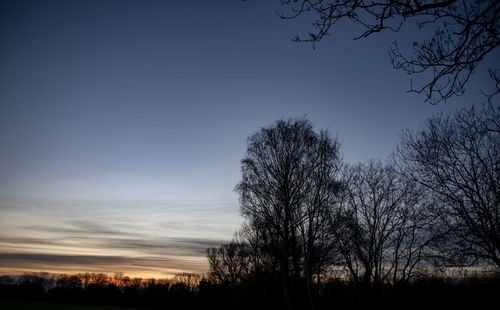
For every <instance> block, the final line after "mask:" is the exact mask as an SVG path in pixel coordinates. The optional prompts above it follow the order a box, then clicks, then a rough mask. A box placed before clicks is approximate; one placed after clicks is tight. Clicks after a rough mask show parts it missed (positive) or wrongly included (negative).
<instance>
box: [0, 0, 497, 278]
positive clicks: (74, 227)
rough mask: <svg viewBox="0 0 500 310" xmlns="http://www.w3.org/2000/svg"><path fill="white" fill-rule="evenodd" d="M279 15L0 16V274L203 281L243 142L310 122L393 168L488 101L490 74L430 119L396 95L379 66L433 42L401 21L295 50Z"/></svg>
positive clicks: (350, 156) (195, 11)
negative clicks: (415, 44)
mask: <svg viewBox="0 0 500 310" xmlns="http://www.w3.org/2000/svg"><path fill="white" fill-rule="evenodd" d="M282 9H283V8H282V7H281V6H280V4H279V1H257V0H255V1H247V2H242V1H238V0H223V1H2V3H1V4H0V68H1V69H0V149H1V150H2V151H1V152H0V272H2V270H4V271H5V272H19V271H21V270H46V271H57V270H61V268H62V267H61V264H60V263H61V262H63V261H65V262H71V264H69V263H68V264H67V265H66V266H65V267H64V268H63V269H64V270H63V271H66V272H75V271H104V272H115V271H125V272H128V273H132V274H137V275H144V276H154V275H156V276H163V275H168V274H173V273H176V272H180V271H193V272H206V268H207V264H206V260H205V258H204V249H205V248H206V247H207V246H210V245H216V244H219V243H220V242H222V241H224V240H229V239H230V238H231V236H232V234H233V232H234V231H235V230H236V229H238V227H239V225H240V223H241V218H240V217H239V211H238V210H239V207H238V197H237V195H236V194H235V193H234V192H233V189H234V186H235V185H236V183H237V182H238V181H239V178H240V164H239V161H240V160H241V159H242V158H243V156H244V153H245V148H246V139H247V137H248V136H249V135H251V134H252V133H254V132H255V131H257V130H258V129H259V128H261V127H263V126H268V125H270V124H272V122H273V121H275V120H277V119H282V118H289V117H304V116H305V117H307V118H308V119H309V120H310V121H311V122H312V123H313V124H314V126H315V128H316V129H320V128H326V129H328V130H329V131H330V133H331V134H332V135H333V136H337V137H338V138H339V140H340V141H341V143H342V152H343V156H344V159H345V161H346V162H348V163H355V162H358V161H364V160H367V159H369V158H385V157H386V156H388V155H389V154H390V152H391V151H392V149H393V147H394V146H395V144H396V143H397V142H398V136H399V134H400V133H401V130H403V129H405V128H418V127H419V126H422V125H423V124H424V121H425V119H426V118H428V117H429V116H431V115H433V114H437V113H440V112H442V111H450V110H453V109H455V108H457V107H460V106H469V105H470V104H471V103H479V102H482V101H484V99H483V97H482V96H481V95H480V89H485V90H488V89H489V87H490V84H489V81H488V79H487V75H486V74H485V72H484V70H485V68H487V67H488V65H491V64H492V63H493V64H496V65H498V60H497V59H500V57H498V56H499V55H498V52H497V53H496V54H495V55H490V56H489V57H488V58H487V59H485V61H484V64H482V66H481V67H480V68H479V69H478V72H477V74H475V75H474V76H473V78H472V80H471V83H470V84H469V87H468V92H467V93H466V95H465V96H463V97H460V98H455V99H454V100H452V101H451V102H450V103H449V104H447V105H437V106H432V105H429V104H426V103H424V99H425V98H424V97H423V96H419V95H415V94H408V93H406V90H407V89H408V88H409V85H410V84H409V77H408V75H406V74H404V73H402V72H398V71H395V70H393V69H392V66H391V64H390V59H389V55H388V49H389V47H390V44H391V43H392V42H393V41H394V40H399V41H400V45H401V46H406V47H408V46H411V42H412V41H413V40H415V39H421V38H425V37H426V35H428V34H429V33H428V32H417V31H416V30H415V29H416V28H415V25H414V23H410V24H409V25H407V26H406V27H404V28H403V29H402V31H401V32H400V33H397V34H395V33H382V34H378V35H374V36H373V37H369V38H367V39H364V40H357V41H353V40H352V38H353V37H354V36H355V35H356V34H359V33H360V29H359V28H358V27H357V26H353V25H351V24H349V23H344V24H339V25H338V28H336V30H335V32H334V33H333V34H332V35H331V36H330V37H329V38H327V39H326V40H325V41H323V42H321V43H320V44H319V45H318V46H317V48H316V49H312V47H311V46H310V45H307V44H297V43H294V42H292V40H291V39H292V37H293V36H294V35H295V34H297V33H299V34H300V33H307V31H310V30H311V29H312V28H311V27H312V26H311V23H312V21H311V20H310V19H308V18H301V19H298V20H292V21H282V20H280V19H279V18H278V17H277V16H276V14H275V13H274V11H275V10H282ZM405 44H406V45H405ZM110 244H113V245H114V246H110ZM117 256H119V257H121V259H119V260H118V259H117V258H116V257H117ZM89 257H93V258H94V259H93V260H92V262H95V263H89ZM96 257H97V258H96ZM139 261H142V262H145V263H138V262H139ZM112 262H114V263H112ZM58 266H59V267H58ZM58 268H59V269H58ZM85 268H87V269H85Z"/></svg>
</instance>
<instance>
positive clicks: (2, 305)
mask: <svg viewBox="0 0 500 310" xmlns="http://www.w3.org/2000/svg"><path fill="white" fill-rule="evenodd" d="M0 309H2V310H126V309H131V308H117V307H103V306H90V305H70V304H58V303H45V302H26V301H1V300H0ZM136 309H137V308H136Z"/></svg>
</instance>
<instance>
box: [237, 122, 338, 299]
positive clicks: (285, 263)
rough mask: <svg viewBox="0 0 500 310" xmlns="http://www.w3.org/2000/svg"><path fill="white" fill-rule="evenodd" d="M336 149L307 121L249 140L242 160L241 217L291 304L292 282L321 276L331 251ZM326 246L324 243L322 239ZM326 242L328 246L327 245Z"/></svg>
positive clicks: (263, 131) (283, 125) (269, 130)
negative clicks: (328, 235)
mask: <svg viewBox="0 0 500 310" xmlns="http://www.w3.org/2000/svg"><path fill="white" fill-rule="evenodd" d="M338 148H339V144H338V142H337V141H336V140H334V139H332V138H330V137H329V135H328V133H327V132H326V131H321V132H320V133H315V132H314V131H313V129H312V125H311V124H310V123H309V122H308V121H307V120H292V119H290V120H288V121H283V120H282V121H277V122H276V123H275V124H274V125H273V126H272V127H269V128H262V129H261V130H260V131H259V132H257V133H256V134H254V135H253V136H251V137H250V138H249V139H248V148H247V155H246V158H245V159H243V160H242V174H243V178H242V181H241V182H240V183H239V184H238V185H237V187H236V190H237V192H238V193H239V194H240V203H241V212H242V214H243V216H244V218H245V219H246V220H247V223H248V225H250V226H252V228H253V230H255V231H256V232H257V233H258V235H259V238H261V240H263V242H262V243H260V245H262V247H261V248H260V249H259V250H260V251H262V252H264V253H266V254H267V255H268V257H269V258H270V259H271V265H275V266H277V268H278V272H279V274H280V276H281V280H282V281H283V289H284V297H285V300H286V301H287V302H291V296H292V295H291V294H292V293H293V291H294V287H295V284H294V283H296V281H297V280H298V279H300V278H301V276H302V275H304V276H305V278H306V283H307V287H308V292H309V296H311V289H310V287H311V282H312V277H313V270H314V271H320V270H321V268H322V264H324V263H325V262H326V261H327V259H326V257H325V256H326V255H327V253H328V251H329V248H330V247H329V246H328V245H327V244H325V242H324V241H323V239H322V238H321V235H322V234H324V233H325V232H326V231H327V228H328V227H327V225H328V223H327V221H325V220H324V218H325V216H326V215H327V214H328V208H329V207H330V206H331V205H330V203H331V202H332V201H333V199H332V198H333V197H334V195H335V194H336V192H337V191H338V187H339V184H338V182H337V181H336V173H337V171H338V169H339V166H340V159H339V154H338ZM324 239H325V240H326V238H324ZM326 242H328V241H326Z"/></svg>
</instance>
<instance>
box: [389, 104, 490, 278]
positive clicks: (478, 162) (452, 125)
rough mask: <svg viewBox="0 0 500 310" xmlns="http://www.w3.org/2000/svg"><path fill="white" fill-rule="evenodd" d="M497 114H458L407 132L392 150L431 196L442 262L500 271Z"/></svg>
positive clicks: (484, 110)
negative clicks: (440, 233) (440, 234)
mask: <svg viewBox="0 0 500 310" xmlns="http://www.w3.org/2000/svg"><path fill="white" fill-rule="evenodd" d="M499 120H500V110H499V109H498V108H494V107H493V105H492V104H489V105H485V106H483V107H482V108H480V109H476V108H471V109H470V110H465V109H461V110H459V111H458V112H456V113H455V114H454V115H451V116H443V115H441V116H437V117H433V118H431V119H429V120H428V121H427V126H426V128H425V129H423V130H420V131H417V132H410V131H407V132H406V133H405V134H404V135H403V137H402V141H401V144H400V145H399V147H398V151H397V154H398V157H399V164H400V165H401V166H402V167H403V169H405V170H406V173H407V175H408V176H410V177H412V178H413V179H414V180H415V181H416V182H418V183H420V184H422V185H423V186H425V187H427V188H428V189H429V190H430V191H432V192H433V193H434V194H435V203H434V204H433V205H434V206H435V207H434V209H433V213H434V216H435V217H436V218H438V219H440V220H441V225H442V229H443V231H444V232H446V236H447V240H446V241H447V243H446V244H443V245H442V246H443V249H442V250H447V252H448V253H447V254H448V255H447V257H448V258H453V261H452V263H454V264H463V263H465V261H464V259H469V260H468V263H470V264H472V263H475V262H478V261H482V262H487V263H492V264H493V265H496V267H497V268H500V121H499Z"/></svg>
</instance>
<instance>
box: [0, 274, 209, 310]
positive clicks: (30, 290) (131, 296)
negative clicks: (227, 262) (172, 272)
mask: <svg viewBox="0 0 500 310" xmlns="http://www.w3.org/2000/svg"><path fill="white" fill-rule="evenodd" d="M0 280H1V281H0V298H2V299H4V300H5V299H9V300H23V301H37V302H56V303H72V304H91V305H104V306H120V307H131V308H152V309H164V308H168V309H171V308H173V309H181V308H182V309H199V308H200V307H201V306H202V305H204V304H206V303H207V298H208V296H209V294H210V292H209V290H210V285H209V282H208V280H207V279H206V278H205V277H203V276H200V275H196V274H189V273H186V274H179V275H176V276H174V277H173V278H171V279H153V278H151V279H142V278H130V277H128V276H126V275H124V274H123V273H115V274H114V275H113V276H109V275H106V274H103V273H79V274H74V275H67V274H49V273H46V272H38V273H25V274H23V275H21V276H18V277H16V278H13V277H9V276H2V277H1V278H0Z"/></svg>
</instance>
